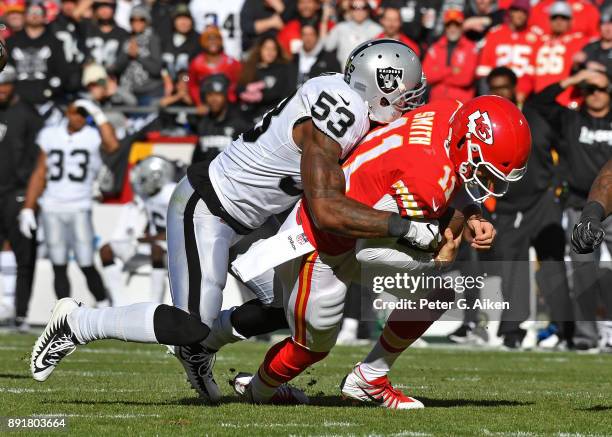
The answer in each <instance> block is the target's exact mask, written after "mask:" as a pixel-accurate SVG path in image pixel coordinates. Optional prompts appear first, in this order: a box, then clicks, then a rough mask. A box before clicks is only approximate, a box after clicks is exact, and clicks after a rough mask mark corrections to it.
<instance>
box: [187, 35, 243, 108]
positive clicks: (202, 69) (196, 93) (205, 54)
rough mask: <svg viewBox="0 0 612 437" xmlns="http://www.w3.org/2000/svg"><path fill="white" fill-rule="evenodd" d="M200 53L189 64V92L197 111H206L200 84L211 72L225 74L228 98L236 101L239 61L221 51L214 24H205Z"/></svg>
mask: <svg viewBox="0 0 612 437" xmlns="http://www.w3.org/2000/svg"><path fill="white" fill-rule="evenodd" d="M200 45H201V46H202V50H203V51H202V53H200V54H199V55H197V56H196V57H195V58H194V59H193V61H191V63H190V64H189V94H190V95H191V98H192V99H193V101H194V103H195V105H196V106H197V108H198V111H199V112H201V113H205V112H206V108H205V107H204V105H202V100H201V98H200V86H201V84H202V82H203V81H204V79H205V78H206V77H208V76H210V75H211V74H225V75H226V76H227V77H228V79H229V80H230V88H229V99H230V101H231V102H235V101H236V84H237V83H238V78H239V77H240V69H241V66H240V62H238V61H237V60H235V59H234V58H232V57H231V56H228V55H226V54H225V53H224V52H223V38H222V37H221V32H220V31H219V28H218V27H216V26H207V27H206V28H205V29H204V32H202V35H201V36H200Z"/></svg>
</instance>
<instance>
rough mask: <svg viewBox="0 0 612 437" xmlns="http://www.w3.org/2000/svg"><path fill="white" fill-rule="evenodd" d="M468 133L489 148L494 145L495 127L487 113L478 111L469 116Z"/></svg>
mask: <svg viewBox="0 0 612 437" xmlns="http://www.w3.org/2000/svg"><path fill="white" fill-rule="evenodd" d="M468 120H469V121H468V132H469V133H471V134H472V135H474V136H475V137H476V138H477V139H478V140H480V141H482V142H483V143H485V144H488V145H489V146H490V145H492V144H493V125H491V120H490V119H489V114H488V113H486V112H480V111H476V112H473V113H472V114H470V115H469V116H468Z"/></svg>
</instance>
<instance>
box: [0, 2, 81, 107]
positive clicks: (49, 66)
mask: <svg viewBox="0 0 612 437" xmlns="http://www.w3.org/2000/svg"><path fill="white" fill-rule="evenodd" d="M7 45H8V48H9V51H10V54H11V55H10V61H9V62H11V63H12V64H13V66H14V67H15V70H16V72H17V82H16V83H15V90H16V92H17V94H19V96H20V97H21V98H22V99H23V100H24V101H26V102H29V103H33V104H36V105H42V104H44V103H47V102H48V101H49V100H51V99H53V100H56V99H60V98H61V97H62V96H63V95H64V92H65V90H66V89H68V88H70V87H71V86H72V85H74V84H71V83H69V76H68V74H67V73H68V72H69V70H70V69H69V66H68V64H67V63H66V59H65V58H64V51H63V49H62V45H61V43H60V42H59V40H58V39H57V38H55V36H53V33H52V32H51V30H50V29H49V28H48V27H47V25H46V23H45V8H44V6H43V4H42V3H41V2H31V3H30V4H29V5H28V7H27V9H26V13H25V26H24V28H23V30H22V31H20V32H17V33H16V34H14V35H13V36H11V37H10V38H9V39H8V40H7ZM76 85H78V84H76Z"/></svg>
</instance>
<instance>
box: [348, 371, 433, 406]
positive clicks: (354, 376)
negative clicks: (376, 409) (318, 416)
mask: <svg viewBox="0 0 612 437" xmlns="http://www.w3.org/2000/svg"><path fill="white" fill-rule="evenodd" d="M340 391H341V392H342V397H344V398H345V399H355V400H358V401H360V402H369V403H373V404H378V405H379V406H381V407H383V408H389V409H392V410H413V409H418V408H424V407H425V406H424V405H423V403H422V402H421V401H418V400H416V399H414V398H411V397H409V396H406V395H405V394H404V393H402V392H401V391H400V390H397V389H395V388H393V386H392V385H391V381H389V378H388V377H387V376H381V377H379V378H376V379H373V380H372V381H368V380H366V378H365V377H364V376H363V375H362V374H361V371H360V370H359V364H357V365H356V366H355V367H354V368H353V371H352V372H351V373H349V374H348V375H346V376H345V377H344V379H343V380H342V383H341V384H340Z"/></svg>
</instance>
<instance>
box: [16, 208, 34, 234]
mask: <svg viewBox="0 0 612 437" xmlns="http://www.w3.org/2000/svg"><path fill="white" fill-rule="evenodd" d="M17 220H18V222H19V231H20V232H21V233H22V234H23V235H24V236H25V237H26V238H29V239H32V237H33V236H34V235H35V232H34V231H35V230H36V228H37V227H38V225H37V224H36V215H35V214H34V210H33V209H30V208H24V209H22V210H21V211H20V212H19V217H18V218H17Z"/></svg>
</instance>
